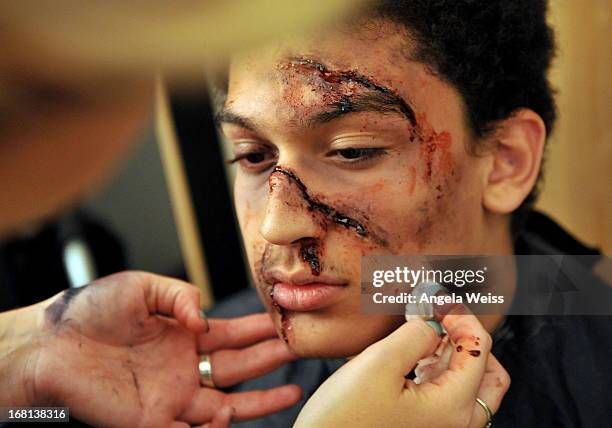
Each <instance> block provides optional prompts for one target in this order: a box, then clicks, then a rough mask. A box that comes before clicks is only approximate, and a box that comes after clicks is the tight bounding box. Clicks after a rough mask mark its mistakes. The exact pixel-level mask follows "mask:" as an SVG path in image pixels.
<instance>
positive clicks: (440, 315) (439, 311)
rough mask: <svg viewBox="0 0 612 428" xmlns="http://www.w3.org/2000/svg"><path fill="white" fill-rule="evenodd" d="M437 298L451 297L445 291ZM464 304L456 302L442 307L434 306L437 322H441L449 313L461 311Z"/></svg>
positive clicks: (447, 303) (437, 294)
mask: <svg viewBox="0 0 612 428" xmlns="http://www.w3.org/2000/svg"><path fill="white" fill-rule="evenodd" d="M436 296H450V294H448V293H447V292H445V291H439V292H438V293H436ZM462 306H463V304H461V303H455V302H452V301H451V302H444V303H442V304H441V305H433V310H434V315H435V317H436V320H438V321H441V320H442V319H444V317H445V316H446V315H448V313H449V312H451V311H455V310H459V309H460V308H461V307H462Z"/></svg>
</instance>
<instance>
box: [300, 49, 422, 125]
mask: <svg viewBox="0 0 612 428" xmlns="http://www.w3.org/2000/svg"><path fill="white" fill-rule="evenodd" d="M288 65H289V66H291V67H304V68H308V69H311V70H316V71H317V72H318V74H319V77H320V78H321V79H323V80H324V81H325V82H327V83H330V84H340V83H357V84H359V85H360V86H362V87H364V88H366V89H368V90H370V91H374V92H378V93H381V94H384V95H385V96H387V97H389V103H390V104H396V105H397V106H399V110H400V112H401V113H402V114H403V115H404V116H405V117H406V118H407V119H408V121H410V123H411V124H412V125H413V126H414V125H416V123H417V121H416V117H415V114H414V111H413V110H412V108H411V107H410V106H409V105H408V104H407V103H406V102H405V101H404V100H403V99H402V98H401V97H400V96H399V95H397V94H396V93H395V92H393V91H392V90H391V89H389V88H387V87H385V86H382V85H380V84H378V83H376V82H374V81H373V80H372V79H371V78H368V77H366V76H364V75H362V74H361V73H359V72H357V71H355V70H344V71H337V70H330V69H329V68H328V67H327V66H325V65H323V64H321V63H320V62H317V61H315V60H313V59H309V58H292V59H290V61H289V64H288ZM337 104H338V107H339V108H340V110H341V111H343V112H345V113H346V112H349V111H351V110H352V103H351V100H350V98H348V97H341V98H340V100H338V103H337Z"/></svg>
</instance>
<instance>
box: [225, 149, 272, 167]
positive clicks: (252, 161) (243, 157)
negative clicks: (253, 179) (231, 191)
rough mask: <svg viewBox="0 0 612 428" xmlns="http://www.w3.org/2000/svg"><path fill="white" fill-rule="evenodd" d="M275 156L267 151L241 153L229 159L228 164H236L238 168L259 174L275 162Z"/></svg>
mask: <svg viewBox="0 0 612 428" xmlns="http://www.w3.org/2000/svg"><path fill="white" fill-rule="evenodd" d="M275 159H276V154H275V153H273V152H269V151H259V152H257V151H254V152H250V153H242V154H239V155H236V156H235V157H234V158H233V159H230V160H229V161H228V163H230V164H233V163H236V162H238V163H239V164H240V166H241V167H242V168H244V169H246V170H248V171H251V172H259V171H260V170H266V169H268V168H269V167H270V166H272V165H273V164H274V162H275Z"/></svg>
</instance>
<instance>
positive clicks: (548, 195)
mask: <svg viewBox="0 0 612 428" xmlns="http://www.w3.org/2000/svg"><path fill="white" fill-rule="evenodd" d="M550 6H551V10H550V12H551V15H550V22H551V24H552V25H553V27H554V28H555V30H556V33H557V45H558V52H557V58H556V60H555V63H554V66H553V70H552V73H551V81H552V83H553V86H554V87H555V88H556V90H557V96H556V100H557V105H558V110H559V119H558V122H557V126H556V129H555V130H554V132H553V135H552V136H551V139H550V141H549V147H548V153H547V160H546V165H545V176H544V178H545V183H544V188H543V192H542V195H541V199H540V202H539V204H538V207H539V208H540V209H542V210H543V211H544V212H546V213H548V214H549V215H551V216H552V217H553V218H555V219H556V220H557V221H559V222H560V223H561V224H562V225H563V226H564V227H565V228H567V229H568V230H569V231H570V232H572V233H573V234H574V235H576V236H577V237H579V238H580V239H581V240H583V241H584V242H585V243H587V244H590V245H595V246H598V247H600V248H601V249H602V250H604V251H605V252H606V253H608V254H610V253H612V141H611V140H612V135H611V129H612V128H611V127H612V114H611V113H612V108H611V101H610V100H611V97H610V95H611V88H612V78H611V76H612V61H611V52H612V48H611V46H610V41H611V40H612V38H611V37H610V36H611V31H610V28H611V8H612V1H610V0H587V1H579V0H553V1H552V2H551V4H550Z"/></svg>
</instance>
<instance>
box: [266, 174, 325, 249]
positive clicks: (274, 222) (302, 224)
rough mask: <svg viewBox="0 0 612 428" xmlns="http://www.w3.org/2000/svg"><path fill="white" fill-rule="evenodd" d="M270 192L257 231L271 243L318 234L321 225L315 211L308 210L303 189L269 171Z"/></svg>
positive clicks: (286, 178) (280, 175) (282, 175)
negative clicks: (262, 218)
mask: <svg viewBox="0 0 612 428" xmlns="http://www.w3.org/2000/svg"><path fill="white" fill-rule="evenodd" d="M269 184H270V192H269V194H268V204H267V207H266V214H265V217H264V220H263V222H262V224H261V228H260V232H261V234H262V236H263V237H264V238H265V239H266V241H268V242H270V243H271V244H275V245H290V244H292V243H295V242H297V241H299V240H300V239H306V238H320V237H321V234H322V232H323V228H322V227H321V224H320V223H319V221H318V220H319V219H318V212H317V211H315V210H312V209H311V208H310V206H309V203H308V201H307V200H306V198H305V197H304V196H305V195H304V191H303V190H302V189H301V188H300V187H299V186H298V184H297V183H296V182H295V181H294V179H292V178H291V177H289V176H287V175H285V174H283V173H281V172H273V173H272V175H270V178H269Z"/></svg>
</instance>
